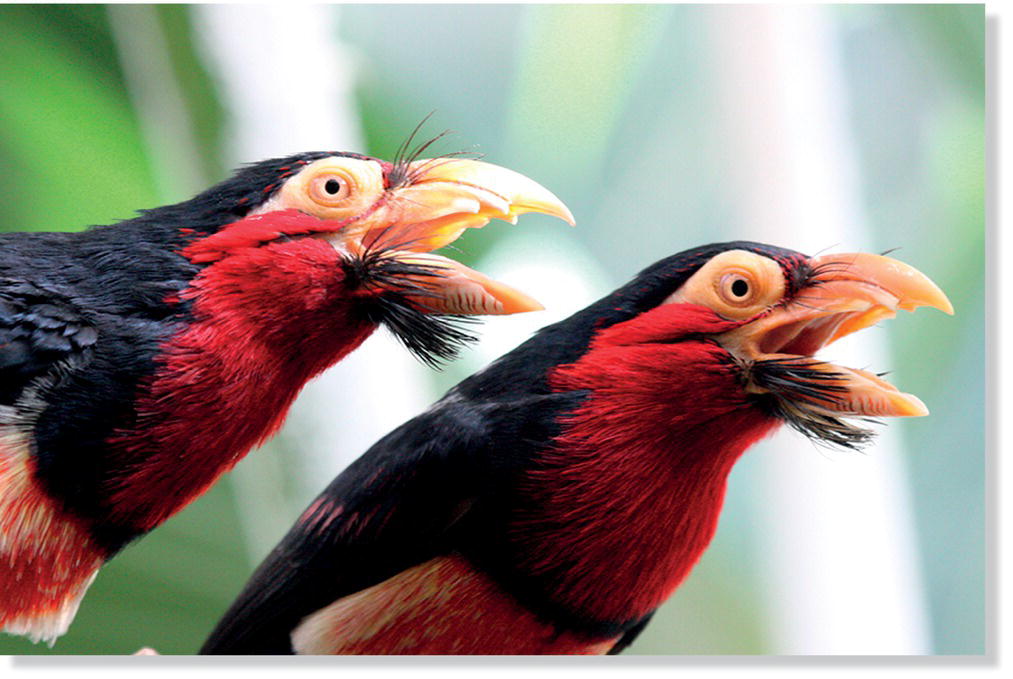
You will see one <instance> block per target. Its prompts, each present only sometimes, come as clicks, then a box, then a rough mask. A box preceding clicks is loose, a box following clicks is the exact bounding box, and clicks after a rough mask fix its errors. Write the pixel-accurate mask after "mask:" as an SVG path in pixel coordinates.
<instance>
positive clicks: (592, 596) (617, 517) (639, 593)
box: [518, 342, 777, 624]
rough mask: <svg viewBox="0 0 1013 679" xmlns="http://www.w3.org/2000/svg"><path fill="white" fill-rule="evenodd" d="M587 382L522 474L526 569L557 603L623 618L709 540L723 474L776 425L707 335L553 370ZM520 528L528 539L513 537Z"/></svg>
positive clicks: (643, 605)
mask: <svg viewBox="0 0 1013 679" xmlns="http://www.w3.org/2000/svg"><path fill="white" fill-rule="evenodd" d="M551 382H552V384H553V387H554V388H555V389H556V390H559V391H562V390H576V389H580V390H586V391H587V392H588V396H587V398H586V400H585V401H584V402H583V404H582V405H581V406H580V407H579V408H578V409H577V410H576V411H574V412H573V413H571V414H569V415H568V416H567V417H566V418H565V420H563V429H562V433H561V435H560V436H559V437H558V438H557V439H556V440H555V442H554V445H553V447H552V449H551V450H549V451H548V452H546V453H545V454H544V458H543V459H541V460H540V463H539V465H538V471H535V472H532V473H530V474H529V476H528V478H527V479H526V482H525V484H526V492H527V493H529V494H530V497H529V498H528V500H529V501H528V502H527V504H528V508H527V509H524V510H522V511H521V514H522V516H521V519H520V523H523V525H525V526H529V525H532V522H533V525H535V526H537V527H535V528H533V529H530V530H526V531H525V532H524V535H523V536H522V537H521V538H520V539H521V540H522V541H523V540H529V539H533V540H536V541H538V543H539V544H538V545H533V544H532V545H529V546H528V548H527V549H525V550H523V551H524V553H528V554H531V555H537V557H535V558H533V559H532V560H531V561H530V562H528V563H527V564H526V565H525V568H526V569H527V571H528V572H529V573H532V574H534V575H536V577H539V578H547V580H546V581H547V582H554V583H556V585H555V586H554V594H553V596H554V597H555V603H556V604H557V605H558V606H561V607H562V608H564V609H565V610H568V611H571V612H575V613H577V614H579V615H582V616H584V617H585V618H587V619H588V620H594V621H597V622H599V623H602V622H607V623H618V624H622V623H628V622H631V621H634V620H637V619H640V618H642V617H643V616H644V615H646V614H648V613H650V612H651V611H653V610H654V609H655V608H656V607H657V606H658V605H659V604H660V603H661V602H663V601H664V600H665V599H666V598H667V597H668V596H669V595H670V594H671V593H672V591H673V590H674V589H675V588H676V587H677V586H678V585H679V584H680V583H681V582H682V581H683V580H684V579H685V578H686V576H687V575H688V574H689V572H690V570H691V569H692V568H693V566H694V565H695V564H696V562H697V561H698V559H699V558H700V556H701V555H702V553H703V551H704V550H705V549H706V547H707V545H708V544H709V543H710V541H711V538H712V537H713V535H714V533H715V530H716V527H717V521H718V516H719V513H720V511H721V506H722V504H723V501H724V495H725V487H726V483H727V479H728V474H729V472H730V471H731V469H732V466H733V465H734V463H735V462H736V460H737V459H738V458H739V457H740V456H741V455H742V453H743V452H744V451H745V450H746V449H747V448H748V447H749V446H750V445H752V444H753V443H754V442H755V441H757V440H758V439H759V438H761V437H762V436H764V435H766V434H768V433H770V432H771V431H772V430H773V428H774V427H776V425H777V421H776V420H774V419H773V418H771V417H769V416H768V415H766V414H765V413H764V412H763V411H762V410H759V409H757V408H755V407H753V406H752V405H751V404H749V403H748V402H746V401H745V400H744V398H743V397H742V396H741V393H742V392H741V388H740V386H739V383H738V378H737V375H736V373H735V371H734V369H733V367H732V366H731V365H729V364H728V362H727V360H726V355H724V353H723V351H722V350H721V349H720V348H719V347H717V346H715V345H713V344H711V343H709V342H680V343H677V344H646V345H637V346H634V347H605V348H602V347H599V348H596V349H592V350H591V351H590V352H588V354H586V355H585V356H584V357H582V358H581V359H580V360H579V361H577V362H576V363H573V364H569V365H564V366H561V367H560V368H558V369H557V370H556V371H555V372H554V374H553V375H552V377H551ZM518 535H521V533H518Z"/></svg>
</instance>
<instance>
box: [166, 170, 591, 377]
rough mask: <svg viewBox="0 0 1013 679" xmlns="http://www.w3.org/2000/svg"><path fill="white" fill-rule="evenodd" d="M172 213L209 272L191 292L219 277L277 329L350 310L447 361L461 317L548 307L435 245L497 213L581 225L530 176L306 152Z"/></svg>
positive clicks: (243, 174) (239, 307) (423, 353)
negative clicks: (538, 215)
mask: <svg viewBox="0 0 1013 679" xmlns="http://www.w3.org/2000/svg"><path fill="white" fill-rule="evenodd" d="M168 210H170V211H174V212H175V213H185V214H184V215H182V216H185V219H176V222H177V223H180V224H183V225H184V226H183V228H181V229H180V232H181V234H182V236H181V237H182V241H181V244H182V247H181V248H180V251H181V253H182V254H183V255H184V256H185V257H186V258H187V259H189V260H190V262H192V263H193V264H195V265H197V266H199V267H201V268H202V269H204V270H203V271H202V273H201V274H200V276H199V280H198V281H197V285H195V286H192V288H191V289H190V290H189V291H187V292H185V293H183V295H182V296H181V297H182V298H183V299H188V298H197V297H199V296H201V294H202V292H203V291H202V288H203V289H204V291H206V289H207V288H208V287H211V286H214V285H217V287H218V293H221V292H222V291H230V292H231V293H234V294H233V296H232V298H231V299H233V300H234V301H235V304H234V306H235V310H236V311H237V312H239V311H242V312H243V313H256V314H259V316H258V319H257V321H258V322H257V323H255V324H253V325H257V326H259V327H261V328H263V327H264V326H265V325H270V326H271V327H279V326H280V325H283V324H285V323H286V317H287V315H288V314H291V313H296V312H297V311H306V310H310V311H312V312H313V313H317V315H318V317H322V316H321V314H323V315H326V314H327V313H328V310H330V311H334V310H335V309H336V308H337V306H340V307H341V308H342V309H343V310H344V311H346V312H348V314H351V315H353V316H355V317H356V318H359V319H362V320H364V321H365V322H368V323H372V324H385V325H387V326H388V327H389V328H390V329H391V330H392V331H393V333H394V334H395V335H396V336H397V337H398V338H399V339H400V340H401V341H402V342H403V343H404V344H406V346H407V347H408V348H409V349H411V350H413V351H414V352H415V353H416V355H418V356H419V357H420V358H422V359H423V360H426V361H427V362H435V361H438V360H440V359H446V358H449V357H450V356H452V355H453V353H454V350H455V348H456V347H457V346H458V345H459V344H460V343H461V342H463V341H467V340H468V339H469V335H468V334H467V333H465V332H464V331H463V330H462V329H461V328H460V327H459V326H456V325H454V324H453V323H451V322H450V321H449V319H450V318H451V317H458V318H459V317H465V316H475V315H486V314H512V313H517V312H522V311H530V310H536V309H541V308H542V307H541V306H540V305H539V304H538V303H537V302H536V301H535V300H533V299H532V298H530V297H528V296H527V295H525V294H524V293H522V292H520V291H519V290H515V289H513V288H511V287H509V286H507V285H505V284H503V283H500V282H498V281H495V280H492V279H491V278H488V277H486V276H484V275H482V274H481V273H479V272H477V271H474V270H472V269H469V268H468V267H466V266H464V265H462V264H460V263H458V262H456V261H454V260H452V259H449V258H447V257H443V256H441V255H437V254H433V253H432V250H436V249H438V248H441V247H443V246H446V245H448V244H450V243H452V242H453V241H454V240H456V239H457V238H458V237H459V236H460V235H461V234H462V233H463V232H464V230H465V229H468V228H477V227H481V226H484V225H485V224H487V223H488V222H489V221H490V220H491V219H494V218H496V219H502V220H505V221H509V222H512V223H516V220H517V215H519V214H522V213H525V212H542V213H546V214H549V215H554V216H557V217H560V218H561V219H564V220H566V221H567V222H569V223H571V224H572V223H573V216H572V215H571V214H570V212H569V210H568V209H567V208H566V206H564V205H563V203H562V202H561V201H560V200H559V199H558V198H556V197H555V196H554V195H553V194H552V193H550V192H549V191H548V190H546V189H545V188H543V187H542V186H540V185H538V184H537V183H535V182H534V181H532V180H530V179H528V178H526V177H524V176H523V175H520V174H518V173H516V172H513V171H511V170H508V169H505V168H502V167H499V166H496V165H493V164H490V163H485V162H481V161H478V160H472V159H465V158H460V157H454V156H450V157H440V158H433V159H417V158H416V159H413V158H402V159H399V160H396V161H395V162H387V161H383V160H379V159H376V158H370V157H368V156H363V155H359V154H353V153H329V152H316V153H303V154H299V155H295V156H290V157H287V158H281V159H274V160H268V161H263V162H260V163H256V164H253V165H250V166H247V167H246V168H244V169H242V170H240V171H239V172H238V173H237V174H236V175H235V176H234V177H232V178H230V179H228V180H226V181H225V182H222V183H221V184H219V185H217V186H215V187H212V188H211V189H209V190H207V191H205V192H204V193H202V194H200V195H199V196H197V197H196V198H194V199H193V200H191V201H188V202H187V203H182V204H180V205H177V206H171V207H170V208H168ZM170 216H175V215H171V214H170ZM216 294H217V293H216ZM346 315H347V314H346ZM291 320H292V319H291V318H288V322H289V325H291ZM332 320H333V321H334V322H338V319H337V318H336V317H334V316H332ZM346 320H347V319H346ZM303 330H304V331H305V332H309V333H310V334H312V332H311V331H309V330H307V329H305V328H304V329H303ZM325 331H326V329H324V328H321V332H325Z"/></svg>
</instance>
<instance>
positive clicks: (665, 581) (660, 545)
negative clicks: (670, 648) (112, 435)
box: [201, 241, 953, 655]
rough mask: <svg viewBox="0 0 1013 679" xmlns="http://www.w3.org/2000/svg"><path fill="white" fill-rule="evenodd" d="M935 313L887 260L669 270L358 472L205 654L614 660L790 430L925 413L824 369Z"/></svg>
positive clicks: (714, 247) (263, 572)
mask: <svg viewBox="0 0 1013 679" xmlns="http://www.w3.org/2000/svg"><path fill="white" fill-rule="evenodd" d="M920 306H930V307H935V308H937V309H940V310H942V311H944V312H946V313H950V314H952V312H953V308H952V306H951V304H950V303H949V301H948V300H947V298H946V296H945V295H944V294H943V292H942V291H941V290H940V289H939V288H938V287H937V286H936V285H935V284H934V283H933V282H932V281H931V280H930V279H929V278H928V277H926V276H925V275H924V274H922V273H920V272H918V271H917V270H916V269H914V268H913V267H911V266H909V265H907V264H904V263H902V262H900V261H898V260H895V259H892V258H889V257H886V256H882V255H875V254H869V253H849V254H824V255H820V256H815V257H810V256H806V255H803V254H800V253H798V252H795V251H792V250H788V249H784V248H780V247H775V246H771V245H766V244H762V243H755V242H747V241H735V242H728V243H718V244H711V245H705V246H700V247H697V248H694V249H690V250H687V251H684V252H681V253H679V254H676V255H673V256H670V257H668V258H666V259H663V260H661V261H659V262H657V263H655V264H653V265H651V266H650V267H648V268H646V269H645V270H643V271H642V272H641V273H639V274H638V275H637V276H635V277H634V278H633V279H632V280H631V281H630V282H629V283H627V284H626V285H624V286H622V287H620V288H619V289H617V290H615V291H614V292H612V293H611V294H609V295H607V296H606V297H604V298H602V299H600V300H599V301H597V302H595V303H593V304H591V305H590V306H588V307H587V308H585V309H583V310H582V311H579V312H577V313H575V314H573V315H572V316H570V317H569V318H567V319H565V320H563V321H560V322H558V323H555V324H552V325H549V326H546V327H545V328H543V329H541V330H540V331H538V332H537V333H535V334H534V335H533V336H532V337H531V338H530V339H528V340H527V341H526V342H524V343H522V344H521V345H520V346H518V347H517V348H516V349H514V350H513V351H511V352H509V353H507V354H505V355H503V356H502V357H500V358H499V359H497V360H495V361H493V362H492V363H491V364H489V365H488V366H486V367H485V368H484V369H482V370H480V371H479V372H477V373H475V374H474V375H472V376H470V377H468V378H466V379H465V380H464V381H462V382H461V383H459V384H458V385H457V386H455V387H454V388H452V389H450V390H449V391H448V392H447V393H446V395H445V396H444V397H443V398H442V399H440V400H439V401H437V402H436V403H435V404H434V405H433V406H432V407H430V408H429V409H428V410H427V411H425V412H424V413H422V414H421V415H419V416H417V417H415V418H414V419H412V420H410V421H408V422H407V423H405V424H404V425H402V426H401V427H399V428H397V429H395V430H394V431H392V432H391V433H389V434H388V435H386V436H385V437H383V438H382V439H381V440H379V441H378V442H377V443H376V444H375V445H374V446H373V447H371V448H370V449H369V450H368V451H367V452H366V453H365V454H364V455H362V456H361V457H359V458H358V459H357V460H356V461H355V462H353V463H352V464H351V465H350V466H349V467H348V468H347V469H346V470H345V471H343V472H342V473H341V474H339V475H338V476H337V478H335V479H334V481H333V482H332V483H331V484H330V485H328V486H327V488H326V489H325V490H324V491H323V492H322V493H320V495H319V496H317V497H316V499H314V500H313V501H312V502H311V503H310V505H309V506H308V507H307V508H306V510H305V511H304V512H303V513H302V514H301V515H300V516H299V518H298V520H297V521H296V522H295V524H294V525H293V526H292V528H291V530H290V531H289V532H288V534H287V535H285V536H284V538H283V539H282V540H281V542H280V543H279V544H278V545H277V546H276V547H275V548H274V549H273V550H272V551H271V552H270V554H269V555H268V556H267V557H266V559H265V560H264V561H263V562H262V563H261V564H260V566H259V567H258V568H257V569H256V571H255V572H254V573H253V575H252V576H251V578H250V579H249V581H248V582H247V583H246V585H245V587H244V588H243V589H242V591H241V592H240V594H239V595H238V597H237V598H236V600H235V601H234V602H233V603H232V605H231V606H230V607H229V608H228V610H227V611H226V612H225V614H224V615H223V617H222V618H221V619H220V620H219V622H218V623H217V625H216V626H215V628H214V629H213V631H212V632H211V634H210V636H209V637H208V638H207V640H206V641H205V643H204V645H203V647H202V649H201V653H205V654H291V653H298V654H525V655H526V654H606V653H617V652H619V651H621V650H623V649H624V648H625V647H627V646H628V645H629V644H630V643H631V642H632V641H633V639H634V638H636V636H637V635H638V634H639V633H640V631H641V630H643V629H644V627H645V626H646V624H647V622H648V621H649V620H650V618H651V616H652V615H653V614H654V612H655V610H656V609H657V608H658V606H659V605H661V604H662V602H664V601H665V600H666V599H667V598H668V597H669V596H670V595H671V594H672V592H673V591H674V590H675V589H676V588H677V587H678V586H679V585H680V583H682V582H683V581H684V579H685V578H686V577H687V575H688V574H689V573H690V571H691V569H692V568H693V566H694V564H695V563H696V562H697V560H698V559H699V558H700V556H701V554H702V553H703V552H704V550H705V549H706V547H707V545H708V543H709V542H710V540H711V538H712V536H713V535H714V533H715V530H716V525H717V520H718V516H719V513H720V511H721V506H722V502H723V498H724V494H725V488H726V480H727V478H728V474H729V471H730V470H731V469H732V466H733V465H734V463H735V462H736V460H737V459H739V457H740V456H741V455H742V454H743V452H744V451H745V450H746V449H748V448H749V447H750V446H751V445H752V444H753V443H755V442H756V441H757V440H759V439H761V438H763V437H765V436H768V435H769V434H771V433H772V432H773V431H774V430H776V429H778V428H779V427H781V426H783V425H788V426H789V427H791V428H793V429H795V430H797V431H798V432H800V433H801V434H803V435H805V436H807V437H809V438H811V439H812V440H814V441H816V442H819V443H820V444H823V445H828V446H839V447H843V448H845V449H858V448H861V447H862V446H863V445H865V444H867V443H868V442H869V441H870V439H871V437H872V436H873V432H872V430H871V429H870V428H869V427H868V426H867V423H866V422H865V420H867V419H875V418H880V417H887V416H920V415H925V414H927V409H926V407H925V405H924V404H923V403H922V402H921V401H920V400H919V399H918V398H917V397H916V396H914V395H911V394H907V393H903V392H901V391H899V390H898V389H897V388H896V387H894V386H892V385H891V384H889V383H888V382H886V381H885V380H884V379H883V378H882V377H881V376H878V375H876V374H873V373H870V372H868V371H866V370H860V369H853V368H847V367H843V366H838V365H835V364H833V363H829V362H826V361H823V360H820V359H818V358H816V357H814V354H815V353H816V352H817V351H818V350H819V349H821V348H823V347H824V346H826V345H828V344H830V343H831V342H833V341H835V340H837V339H839V338H841V337H844V336H846V335H850V334H851V333H854V332H856V331H859V330H861V329H863V328H865V327H868V326H870V325H872V324H874V323H877V322H878V321H880V320H883V319H885V318H888V317H893V316H894V315H895V314H896V312H897V310H899V309H903V310H912V309H914V308H916V307H920Z"/></svg>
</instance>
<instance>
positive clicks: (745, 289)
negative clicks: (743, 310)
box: [718, 271, 760, 306]
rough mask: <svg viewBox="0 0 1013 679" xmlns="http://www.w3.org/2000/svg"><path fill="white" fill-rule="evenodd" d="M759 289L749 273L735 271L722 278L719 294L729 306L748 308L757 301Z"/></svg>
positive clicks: (719, 284)
mask: <svg viewBox="0 0 1013 679" xmlns="http://www.w3.org/2000/svg"><path fill="white" fill-rule="evenodd" d="M759 287H760V286H758V285H757V284H756V282H755V281H754V280H753V277H752V276H751V275H749V274H748V273H746V272H744V271H733V272H729V273H726V274H724V275H723V276H721V279H720V281H719V283H718V294H719V295H720V296H721V299H722V300H723V301H724V302H726V303H727V304H732V305H734V306H748V305H750V304H752V303H753V300H755V299H756V296H757V293H758V292H760V290H759Z"/></svg>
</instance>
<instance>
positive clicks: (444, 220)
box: [346, 158, 574, 315]
mask: <svg viewBox="0 0 1013 679" xmlns="http://www.w3.org/2000/svg"><path fill="white" fill-rule="evenodd" d="M407 177H408V180H407V181H406V183H405V185H404V186H401V187H397V188H393V189H391V190H389V191H388V192H387V199H386V200H385V201H384V202H383V204H381V205H380V206H379V207H378V208H377V209H376V210H375V211H374V212H372V213H371V214H370V215H369V216H368V217H366V218H364V219H362V220H360V221H358V222H357V223H356V224H355V225H353V226H350V227H349V229H348V230H346V237H347V236H349V235H351V236H354V238H355V240H356V241H357V243H358V247H359V248H361V249H362V250H374V251H383V252H385V253H386V254H385V256H389V257H393V258H395V259H397V260H398V261H401V262H404V263H405V264H408V265H412V266H413V267H421V268H423V269H425V270H426V271H428V272H431V274H432V275H426V276H409V278H411V280H412V283H413V284H415V285H417V286H419V287H420V288H421V291H420V292H421V294H420V295H418V296H417V297H413V298H412V299H413V302H414V303H416V304H418V306H419V308H420V309H422V310H423V311H427V312H430V313H437V314H460V315H473V314H513V313H518V312H522V311H536V310H539V309H542V308H543V307H542V305H540V304H539V303H538V302H536V301H535V300H533V299H532V298H531V297H529V296H527V295H525V294H524V293H522V292H520V291H519V290H515V289H514V288H511V287H510V286H508V285H506V284H504V283H500V282H498V281H494V280H492V279H491V278H489V277H487V276H485V275H483V274H481V273H479V272H477V271H474V270H472V269H469V268H468V267H466V266H464V265H463V264H459V263H458V262H455V261H454V260H452V259H448V258H446V257H442V256H440V255H435V254H431V251H432V250H435V249H437V248H441V247H444V246H445V245H448V244H450V243H452V242H454V241H455V240H457V238H458V237H459V236H460V235H461V234H462V233H464V230H465V229H472V228H479V227H482V226H485V225H486V224H488V223H489V220H491V219H502V220H505V221H508V222H511V223H514V224H515V223H516V222H517V215H519V214H522V213H525V212H541V213H544V214H548V215H552V216H555V217H559V218H560V219H562V220H564V221H566V222H569V223H570V224H571V225H572V224H573V223H574V221H573V215H572V214H571V213H570V211H569V210H568V209H567V207H566V206H565V205H563V203H562V201H560V200H559V199H558V198H556V196H554V195H553V194H552V193H551V192H549V191H548V190H547V189H545V188H544V187H542V186H541V185H539V184H538V183H536V182H534V181H532V180H531V179H528V178H527V177H525V176H524V175H521V174H519V173H517V172H514V171H512V170H508V169H506V168H503V167H499V166H497V165H492V164H491V163H485V162H481V161H477V160H468V159H458V158H436V159H431V160H417V161H415V162H413V163H411V164H410V165H409V166H408V171H407Z"/></svg>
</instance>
